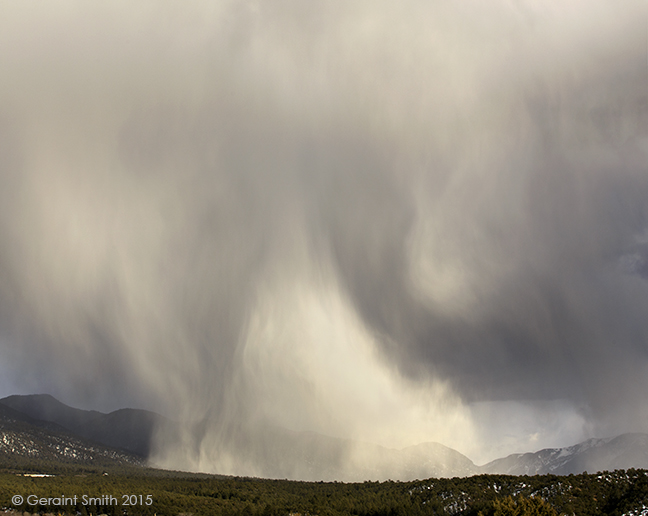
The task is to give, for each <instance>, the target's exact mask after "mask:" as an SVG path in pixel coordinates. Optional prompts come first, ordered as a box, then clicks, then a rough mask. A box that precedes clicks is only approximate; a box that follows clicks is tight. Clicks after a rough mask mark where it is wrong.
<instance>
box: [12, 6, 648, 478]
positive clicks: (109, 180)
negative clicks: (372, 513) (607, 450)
mask: <svg viewBox="0 0 648 516" xmlns="http://www.w3.org/2000/svg"><path fill="white" fill-rule="evenodd" d="M0 70H2V79H1V80H0V396H7V395H10V394H16V393H19V394H31V393H43V392H45V393H49V394H52V395H54V396H56V397H57V398H58V399H60V400H61V401H64V402H65V403H68V404H70V405H73V406H77V407H83V408H92V409H98V410H104V411H109V410H115V409H117V408H122V407H138V408H146V409H149V410H155V411H158V412H160V413H162V414H165V415H167V416H168V417H171V418H174V419H177V420H179V421H183V422H186V421H199V420H203V419H205V418H206V420H207V421H211V422H212V423H209V424H208V425H207V427H206V433H207V437H206V438H205V439H203V440H202V441H200V442H194V443H190V442H189V441H187V440H190V438H189V437H188V435H189V434H187V435H185V437H186V439H185V441H186V444H187V446H186V447H179V448H177V449H175V450H173V453H170V451H169V450H165V449H164V445H163V444H161V445H160V446H161V447H160V450H159V457H158V458H159V460H160V462H161V463H163V464H165V465H167V466H169V467H178V468H180V467H181V468H185V469H200V470H204V471H211V472H227V473H236V472H237V471H236V452H230V455H229V456H227V457H225V455H227V453H228V452H227V441H226V438H225V437H224V435H225V434H227V432H223V430H222V429H223V428H224V426H225V427H228V428H263V427H264V425H268V424H273V425H277V426H279V427H283V428H287V429H290V430H297V431H300V430H310V431H315V432H319V433H321V434H325V435H330V436H335V437H343V438H350V439H356V440H360V441H365V442H371V443H377V444H382V445H385V446H390V447H396V448H399V447H405V446H409V445H413V444H417V443H421V442H428V441H435V442H440V443H443V444H445V445H447V446H450V447H452V448H455V449H456V450H458V451H460V452H462V453H464V454H466V455H467V456H468V457H470V458H471V459H472V460H474V461H475V462H476V463H478V464H481V463H484V462H486V461H488V460H492V459H494V458H497V457H500V456H503V455H506V454H508V453H513V452H520V451H535V450H538V449H541V448H543V447H557V446H567V445H571V444H575V443H577V442H579V441H581V440H584V439H586V438H589V437H594V436H596V437H605V436H613V435H617V434H620V433H624V432H631V431H632V432H648V396H646V393H647V392H648V317H647V316H646V314H647V313H648V5H647V4H646V2H645V1H643V0H641V1H640V0H627V1H624V2H609V1H607V0H605V1H604V0H588V1H584V0H574V1H571V2H558V1H547V2H537V1H535V0H517V1H514V0H496V1H493V2H487V3H486V2H481V1H478V0H467V1H465V2H450V1H443V0H425V1H424V0H402V1H400V2H389V1H387V0H373V1H365V0H358V1H355V2H343V1H341V0H327V1H323V2H317V3H315V2H303V1H299V0H266V1H253V0H249V1H248V0H219V1H211V2H184V3H182V5H180V4H177V3H174V2H167V1H155V2H153V1H143V2H138V3H136V4H134V3H132V2H126V1H119V0H116V1H114V2H109V3H104V4H101V3H99V4H98V3H88V2H81V1H71V0H70V1H67V0H66V1H63V0H56V1H53V2H30V3H25V2H2V3H0ZM223 443H225V446H223V445H222V444H223ZM223 450H225V451H223Z"/></svg>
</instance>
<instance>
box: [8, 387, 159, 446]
mask: <svg viewBox="0 0 648 516" xmlns="http://www.w3.org/2000/svg"><path fill="white" fill-rule="evenodd" d="M0 404H2V405H5V406H7V407H10V408H12V409H14V410H16V411H18V412H21V413H23V414H26V415H27V416H30V417H31V418H33V419H39V420H43V421H50V422H52V423H56V424H58V425H60V426H62V427H63V428H66V429H67V430H69V431H70V432H72V433H74V434H76V435H79V436H81V437H83V438H85V439H89V440H91V441H95V442H98V443H102V444H104V445H106V446H110V447H113V448H122V449H124V450H127V451H129V452H131V453H135V454H137V455H139V456H141V457H143V458H147V457H148V456H149V455H150V452H151V442H152V438H153V432H154V430H155V428H156V426H157V425H162V424H168V420H167V419H166V418H165V417H164V416H161V415H159V414H156V413H155V412H150V411H148V410H139V409H120V410H116V411H114V412H111V413H109V414H104V413H102V412H97V411H95V410H81V409H76V408H72V407H69V406H67V405H65V404H64V403H61V402H60V401H58V400H57V399H56V398H54V397H53V396H50V395H49V394H34V395H27V396H19V395H14V396H8V397H6V398H3V399H0Z"/></svg>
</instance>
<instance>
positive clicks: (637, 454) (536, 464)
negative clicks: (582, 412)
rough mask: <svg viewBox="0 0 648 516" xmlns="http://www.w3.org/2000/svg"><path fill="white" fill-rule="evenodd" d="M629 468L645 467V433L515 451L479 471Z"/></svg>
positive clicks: (647, 447)
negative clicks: (566, 445) (528, 451)
mask: <svg viewBox="0 0 648 516" xmlns="http://www.w3.org/2000/svg"><path fill="white" fill-rule="evenodd" d="M629 468H643V469H647V468H648V434H640V433H634V434H623V435H619V436H617V437H610V438H607V439H588V440H587V441H583V442H582V443H579V444H576V445H574V446H569V447H566V448H548V449H545V450H540V451H537V452H535V453H516V454H513V455H509V456H508V457H504V458H501V459H496V460H494V461H492V462H489V463H488V464H486V465H484V466H482V467H481V470H482V472H483V473H506V474H510V475H543V474H546V473H553V474H555V475H569V474H570V473H573V474H578V473H583V472H585V471H587V472H589V473H593V472H596V471H605V470H608V471H612V470H615V469H629Z"/></svg>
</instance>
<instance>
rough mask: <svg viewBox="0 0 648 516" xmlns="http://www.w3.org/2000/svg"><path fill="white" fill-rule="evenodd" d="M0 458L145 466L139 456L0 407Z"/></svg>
mask: <svg viewBox="0 0 648 516" xmlns="http://www.w3.org/2000/svg"><path fill="white" fill-rule="evenodd" d="M0 458H4V459H5V460H4V461H3V462H5V463H10V464H18V463H20V460H21V459H22V460H32V461H38V462H39V463H47V462H56V463H57V464H83V465H87V466H124V465H131V466H144V461H143V459H142V458H141V457H139V456H136V455H134V454H131V453H128V452H125V451H123V450H116V449H113V448H109V447H107V446H103V445H101V444H98V443H93V442H90V441H87V440H85V439H82V438H80V437H79V436H77V435H74V434H72V433H71V432H69V431H67V430H66V429H65V428H63V427H62V426H60V425H57V424H56V423H52V422H49V421H41V420H38V419H34V418H31V417H29V416H28V415H26V414H22V413H20V412H18V411H16V410H13V409H12V408H10V407H7V406H5V405H2V404H0Z"/></svg>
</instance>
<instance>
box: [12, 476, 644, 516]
mask: <svg viewBox="0 0 648 516" xmlns="http://www.w3.org/2000/svg"><path fill="white" fill-rule="evenodd" d="M7 466H8V465H7V464H5V465H4V467H3V469H2V473H0V507H3V508H5V509H10V508H13V509H15V510H17V511H21V512H22V511H24V512H30V513H36V512H40V513H45V512H51V513H54V514H57V513H60V514H71V515H72V514H74V515H76V514H79V513H80V514H82V515H85V514H95V515H96V514H100V513H104V514H107V515H122V514H126V515H151V516H152V515H154V514H157V515H169V516H172V515H178V514H193V515H195V516H200V515H205V516H207V515H260V516H261V515H264V516H272V515H282V516H288V515H291V514H292V515H296V514H301V515H307V514H308V515H311V516H313V515H320V516H324V515H327V516H338V515H358V516H370V515H374V516H379V515H439V516H444V515H451V516H480V515H483V516H494V515H499V516H504V515H508V514H515V515H519V516H523V515H525V514H536V515H541V516H542V515H547V516H551V515H558V514H570V515H571V514H574V515H578V516H580V515H601V516H602V515H610V516H621V515H628V516H631V515H632V516H635V515H642V514H646V513H647V512H648V471H646V470H627V471H624V470H618V471H614V472H603V473H598V474H582V475H569V476H562V477H561V476H555V475H537V476H510V475H477V476H473V477H467V478H452V479H429V480H419V481H413V482H392V481H387V482H364V483H339V482H295V481H288V480H266V479H258V478H240V477H218V476H213V475H197V474H188V473H179V472H169V471H161V470H154V469H142V468H133V467H130V466H127V467H121V468H111V469H104V470H100V469H93V468H91V467H88V466H74V465H67V466H62V465H58V466H56V467H55V468H53V469H52V466H51V465H48V464H47V463H32V464H30V465H25V464H23V468H21V470H20V471H19V470H18V469H17V468H15V467H7ZM25 473H27V474H31V475H34V474H43V473H49V474H54V475H55V476H51V477H37V476H36V477H35V476H25ZM15 495H19V496H21V497H22V499H21V500H17V499H15V498H14V499H13V500H12V497H14V496H15ZM29 495H34V498H31V499H28V496H29ZM84 496H85V497H86V498H84ZM75 497H76V498H75ZM28 501H29V502H35V505H34V504H30V503H28ZM16 502H20V503H16Z"/></svg>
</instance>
